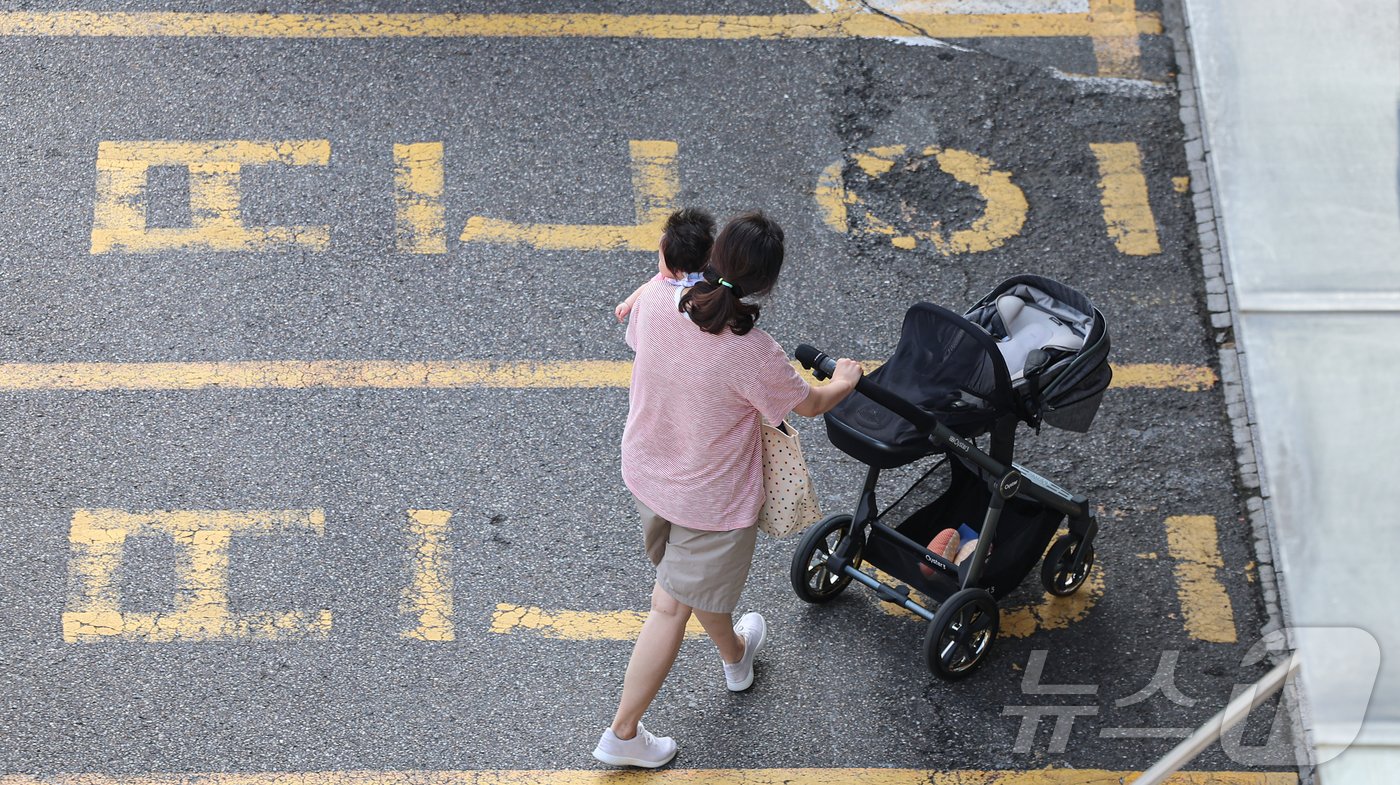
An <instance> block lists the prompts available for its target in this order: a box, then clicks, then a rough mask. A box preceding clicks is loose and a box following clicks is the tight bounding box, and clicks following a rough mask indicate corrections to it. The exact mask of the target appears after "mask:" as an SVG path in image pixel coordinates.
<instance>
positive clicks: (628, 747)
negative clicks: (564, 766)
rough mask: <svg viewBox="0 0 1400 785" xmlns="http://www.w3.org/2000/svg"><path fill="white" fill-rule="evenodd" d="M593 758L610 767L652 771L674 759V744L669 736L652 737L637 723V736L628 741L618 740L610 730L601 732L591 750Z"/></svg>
mask: <svg viewBox="0 0 1400 785" xmlns="http://www.w3.org/2000/svg"><path fill="white" fill-rule="evenodd" d="M593 757H595V758H597V759H598V760H600V761H602V762H604V763H606V764H608V765H610V766H641V767H642V768H645V769H654V768H657V767H658V766H665V765H666V764H668V763H670V762H671V759H672V758H674V757H676V742H675V740H673V739H672V738H671V737H670V736H659V737H658V736H653V735H652V734H651V731H649V730H647V729H646V728H644V727H642V723H640V722H639V723H637V735H636V736H633V737H632V738H630V739H619V738H618V737H617V734H616V733H613V730H612V728H608V729H607V730H605V731H603V738H601V739H598V746H597V747H594V748H593Z"/></svg>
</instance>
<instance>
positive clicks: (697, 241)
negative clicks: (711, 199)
mask: <svg viewBox="0 0 1400 785" xmlns="http://www.w3.org/2000/svg"><path fill="white" fill-rule="evenodd" d="M714 241H715V219H714V218H711V217H710V214H709V213H707V212H705V211H704V210H696V209H695V208H693V207H687V208H686V209H684V210H677V211H675V212H674V213H671V215H670V217H668V218H667V219H666V227H665V228H664V229H663V230H662V231H661V256H662V257H663V258H665V260H666V267H667V268H669V269H670V270H671V272H673V273H678V274H679V273H698V272H700V270H701V268H703V267H704V266H705V258H706V257H708V256H709V255H710V246H711V245H712V244H713V243H714Z"/></svg>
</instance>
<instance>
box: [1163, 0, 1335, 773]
mask: <svg viewBox="0 0 1400 785" xmlns="http://www.w3.org/2000/svg"><path fill="white" fill-rule="evenodd" d="M1186 3H1187V0H1175V2H1171V1H1169V2H1166V3H1164V4H1163V12H1162V22H1163V26H1164V27H1165V29H1166V33H1167V35H1168V36H1169V37H1170V38H1171V41H1172V46H1173V48H1174V49H1175V54H1176V63H1177V75H1176V88H1177V93H1178V96H1179V107H1180V119H1181V124H1182V126H1183V127H1184V129H1185V132H1186V166H1187V170H1188V172H1187V173H1188V175H1189V176H1190V181H1191V202H1192V206H1193V207H1194V208H1195V212H1196V231H1197V233H1198V242H1199V246H1200V253H1201V270H1202V273H1203V275H1204V278H1205V292H1206V307H1207V309H1208V311H1209V313H1210V325H1211V328H1212V330H1213V331H1214V338H1215V345H1216V350H1217V353H1218V357H1219V362H1220V384H1221V390H1222V392H1223V393H1224V396H1225V409H1226V414H1227V416H1228V417H1229V421H1230V428H1231V430H1232V436H1233V439H1234V443H1235V463H1236V471H1237V479H1238V482H1239V486H1240V488H1241V489H1242V490H1243V492H1244V495H1245V513H1246V517H1247V518H1248V520H1249V525H1250V530H1251V533H1252V534H1253V536H1254V553H1255V559H1256V562H1257V565H1258V566H1257V571H1258V581H1259V587H1260V591H1261V592H1262V593H1263V598H1264V608H1265V612H1266V614H1267V615H1268V622H1267V623H1266V624H1265V625H1264V626H1263V627H1262V628H1261V629H1259V630H1258V631H1257V632H1258V634H1259V635H1260V636H1261V637H1263V638H1264V640H1265V641H1267V645H1268V647H1269V651H1270V655H1271V657H1272V658H1273V659H1274V661H1276V662H1282V661H1283V658H1284V657H1286V656H1288V654H1289V648H1288V646H1287V641H1286V640H1285V639H1284V636H1282V635H1280V634H1278V633H1280V632H1281V631H1282V630H1284V629H1286V628H1287V626H1288V624H1289V620H1290V619H1291V618H1292V613H1291V609H1290V608H1289V606H1288V599H1287V596H1286V594H1284V592H1283V591H1282V584H1283V580H1284V578H1283V576H1282V575H1280V574H1279V573H1278V572H1277V571H1276V570H1275V568H1274V565H1275V564H1276V561H1275V558H1274V553H1275V542H1276V540H1275V528H1274V524H1273V503H1272V501H1271V496H1270V493H1269V485H1268V479H1267V475H1266V473H1265V472H1264V471H1263V469H1262V461H1261V451H1260V450H1259V449H1258V447H1257V445H1258V443H1259V442H1258V433H1259V423H1258V420H1257V419H1256V417H1255V413H1254V405H1253V402H1252V401H1251V400H1250V396H1249V371H1248V366H1247V365H1246V363H1245V351H1244V349H1243V347H1241V346H1239V345H1238V344H1237V343H1236V341H1235V337H1236V336H1235V325H1236V324H1238V319H1239V307H1238V300H1237V299H1236V295H1235V286H1234V281H1233V280H1232V279H1231V276H1230V266H1229V265H1228V264H1227V263H1226V262H1227V261H1228V260H1227V258H1226V250H1225V249H1226V245H1225V243H1224V242H1222V240H1221V238H1222V237H1223V236H1224V235H1225V233H1226V231H1227V228H1226V227H1225V226H1224V225H1223V223H1222V222H1221V221H1220V220H1219V218H1218V216H1219V215H1220V212H1219V210H1218V204H1217V202H1216V198H1215V190H1214V189H1213V188H1212V182H1213V169H1212V166H1211V164H1212V161H1213V158H1212V155H1211V147H1210V137H1209V135H1208V133H1207V130H1206V127H1205V124H1204V123H1203V122H1202V119H1201V114H1200V106H1201V103H1200V101H1199V94H1200V89H1199V85H1198V84H1197V82H1196V78H1197V72H1196V67H1195V60H1194V59H1193V50H1192V39H1191V19H1190V10H1189V9H1188V8H1187V7H1186ZM1284 703H1285V705H1286V706H1287V709H1288V714H1289V717H1290V719H1291V721H1292V725H1293V728H1292V730H1293V743H1294V756H1295V758H1294V759H1295V760H1296V761H1297V762H1298V769H1299V771H1298V774H1299V781H1300V783H1301V784H1302V785H1315V783H1316V782H1317V777H1316V763H1315V757H1314V755H1313V752H1312V750H1313V748H1312V744H1311V742H1310V737H1311V726H1312V723H1311V720H1310V712H1309V710H1308V705H1307V703H1306V701H1304V700H1303V697H1302V695H1301V693H1300V691H1299V688H1298V684H1297V682H1296V681H1293V680H1290V681H1289V682H1288V684H1287V685H1286V686H1285V687H1284Z"/></svg>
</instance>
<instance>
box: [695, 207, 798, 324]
mask: <svg viewBox="0 0 1400 785" xmlns="http://www.w3.org/2000/svg"><path fill="white" fill-rule="evenodd" d="M782 267H783V228H782V227H781V226H778V224H777V223H775V222H773V221H771V220H769V218H768V217H767V216H765V215H764V214H763V213H761V212H757V211H755V212H751V213H744V214H743V215H740V216H738V217H736V218H734V219H733V220H731V221H730V222H729V223H727V224H725V226H724V228H723V229H722V230H720V233H719V236H718V237H716V238H715V244H714V247H713V248H711V249H710V260H709V263H708V264H706V265H705V270H704V273H705V280H703V281H700V282H699V283H697V284H695V285H694V286H692V287H691V288H690V289H688V290H686V293H685V294H684V295H682V296H681V304H680V309H681V310H682V311H684V312H685V313H686V314H688V315H689V316H690V320H691V321H692V322H695V324H696V325H698V326H699V327H700V329H702V330H704V331H705V332H707V333H714V334H715V335H719V334H720V333H722V332H724V330H725V329H729V330H732V331H733V332H734V334H735V335H743V334H744V333H746V332H748V331H749V330H752V329H753V324H754V322H756V321H758V306H757V305H754V304H753V303H746V302H744V301H743V299H742V298H744V297H747V296H749V295H759V296H761V295H765V294H767V293H768V292H770V291H772V289H773V284H775V283H777V282H778V271H779V270H781V269H782ZM726 284H727V285H726Z"/></svg>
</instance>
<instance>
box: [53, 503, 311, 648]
mask: <svg viewBox="0 0 1400 785" xmlns="http://www.w3.org/2000/svg"><path fill="white" fill-rule="evenodd" d="M325 528H326V517H325V513H324V512H322V511H321V510H236V511H235V510H180V511H164V510H156V511H147V512H131V511H127V510H113V509H80V510H76V511H74V513H73V521H72V526H71V528H70V531H69V542H70V546H71V548H72V557H71V559H70V561H69V570H70V572H71V574H72V579H73V593H72V595H71V596H70V597H69V601H68V607H67V609H66V610H65V611H64V613H63V639H64V640H65V641H67V642H68V643H84V642H93V641H99V640H104V639H109V638H119V639H123V640H134V641H145V642H152V643H163V642H169V641H213V640H225V639H231V638H252V639H264V640H267V639H282V638H291V637H313V638H315V637H321V638H323V637H325V636H326V635H328V634H329V633H330V630H331V612H330V611H329V610H316V611H296V610H292V611H265V612H244V613H234V612H233V611H232V609H231V608H230V607H229V600H228V570H229V544H230V543H231V542H232V540H233V538H234V536H235V535H239V536H247V535H271V534H284V533H288V532H296V531H298V530H301V531H309V532H311V533H313V534H315V535H317V536H319V535H322V534H324V533H325ZM140 535H163V536H167V537H170V538H172V539H173V541H174V544H175V552H176V557H175V581H176V590H175V596H174V608H173V610H171V611H170V612H168V613H153V612H137V611H126V610H123V609H122V597H121V592H120V588H119V586H118V584H117V581H116V575H117V569H118V567H119V566H120V565H121V562H122V556H123V553H124V551H125V548H126V545H127V541H128V539H129V538H131V537H133V536H140Z"/></svg>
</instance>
